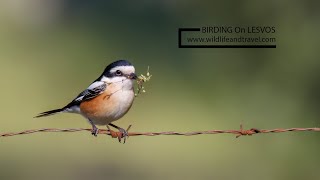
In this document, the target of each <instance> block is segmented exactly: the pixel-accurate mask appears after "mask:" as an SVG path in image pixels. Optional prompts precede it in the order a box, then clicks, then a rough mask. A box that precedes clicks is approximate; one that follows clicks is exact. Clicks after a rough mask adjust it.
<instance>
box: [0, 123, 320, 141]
mask: <svg viewBox="0 0 320 180" xmlns="http://www.w3.org/2000/svg"><path fill="white" fill-rule="evenodd" d="M130 128H131V125H130V126H129V127H128V128H127V132H128V131H129V129H130ZM78 131H89V132H91V129H87V128H68V129H58V128H42V129H31V130H25V131H21V132H6V133H0V137H9V136H16V135H24V134H32V133H37V132H78ZM291 131H313V132H319V131H320V128H318V127H314V128H288V129H281V128H277V129H256V128H251V129H248V130H244V129H243V126H242V124H241V125H240V130H208V131H193V132H185V133H182V132H175V131H167V132H128V135H129V136H159V135H181V136H194V135H201V134H235V135H236V138H238V137H240V136H247V135H248V136H251V135H254V134H261V133H284V132H291ZM98 134H106V135H109V136H111V137H113V138H119V137H120V136H122V134H119V132H115V131H109V130H108V129H99V132H98Z"/></svg>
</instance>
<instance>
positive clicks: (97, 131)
mask: <svg viewBox="0 0 320 180" xmlns="http://www.w3.org/2000/svg"><path fill="white" fill-rule="evenodd" d="M91 134H92V135H94V136H95V137H97V136H98V134H99V129H98V128H97V127H96V126H92V130H91Z"/></svg>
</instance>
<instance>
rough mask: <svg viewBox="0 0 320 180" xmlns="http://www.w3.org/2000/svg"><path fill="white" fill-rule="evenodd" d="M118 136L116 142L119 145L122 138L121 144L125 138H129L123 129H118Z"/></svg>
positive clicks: (124, 141)
mask: <svg viewBox="0 0 320 180" xmlns="http://www.w3.org/2000/svg"><path fill="white" fill-rule="evenodd" d="M118 130H119V134H120V135H119V136H118V140H119V142H120V143H121V139H122V138H123V144H124V143H126V139H127V137H128V138H129V134H128V132H127V131H126V130H124V129H123V128H119V129H118Z"/></svg>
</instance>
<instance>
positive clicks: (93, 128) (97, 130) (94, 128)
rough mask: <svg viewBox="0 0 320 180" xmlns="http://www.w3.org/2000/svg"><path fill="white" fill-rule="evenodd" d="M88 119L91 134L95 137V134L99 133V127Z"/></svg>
mask: <svg viewBox="0 0 320 180" xmlns="http://www.w3.org/2000/svg"><path fill="white" fill-rule="evenodd" d="M88 120H89V122H90V124H91V126H92V130H91V134H92V135H94V136H95V137H97V135H98V133H99V129H98V128H97V126H96V125H94V124H93V122H92V120H91V119H89V118H88Z"/></svg>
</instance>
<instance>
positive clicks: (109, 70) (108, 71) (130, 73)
mask: <svg viewBox="0 0 320 180" xmlns="http://www.w3.org/2000/svg"><path fill="white" fill-rule="evenodd" d="M135 79H137V75H136V74H135V68H134V66H133V65H132V64H131V63H130V62H129V61H127V60H118V61H115V62H113V63H111V64H109V65H108V66H107V67H106V68H105V70H104V72H103V74H102V76H101V81H105V82H107V83H118V82H119V83H120V82H123V83H127V82H130V83H132V82H133V81H134V80H135Z"/></svg>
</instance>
